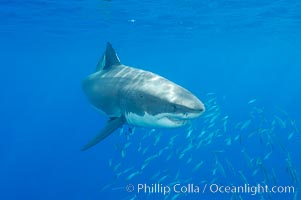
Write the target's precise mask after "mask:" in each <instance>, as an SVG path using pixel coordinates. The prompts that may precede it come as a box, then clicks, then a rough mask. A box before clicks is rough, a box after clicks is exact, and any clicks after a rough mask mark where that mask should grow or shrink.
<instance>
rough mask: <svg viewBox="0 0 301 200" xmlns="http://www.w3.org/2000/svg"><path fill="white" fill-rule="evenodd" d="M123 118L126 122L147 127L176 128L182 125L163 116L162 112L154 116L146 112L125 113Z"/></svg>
mask: <svg viewBox="0 0 301 200" xmlns="http://www.w3.org/2000/svg"><path fill="white" fill-rule="evenodd" d="M125 118H126V121H127V123H128V124H131V125H135V126H141V127H149V128H176V127H180V126H183V125H184V124H181V123H175V122H173V121H171V120H169V119H168V118H167V117H164V114H158V115H155V116H154V115H150V114H148V113H145V114H144V115H137V114H135V113H127V114H126V115H125Z"/></svg>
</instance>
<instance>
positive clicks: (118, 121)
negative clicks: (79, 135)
mask: <svg viewBox="0 0 301 200" xmlns="http://www.w3.org/2000/svg"><path fill="white" fill-rule="evenodd" d="M123 124H124V119H123V118H122V117H118V118H111V119H110V120H109V121H108V123H107V125H106V126H105V127H104V129H102V130H101V131H100V133H99V134H98V135H97V136H96V137H95V138H94V139H93V140H91V141H90V142H89V143H88V144H86V145H85V146H84V147H83V148H82V151H85V150H87V149H89V148H91V147H92V146H94V145H96V144H97V143H99V142H100V141H101V140H103V139H105V138H106V137H107V136H109V135H110V134H111V133H113V132H114V131H115V130H116V129H118V128H119V127H121V126H122V125H123Z"/></svg>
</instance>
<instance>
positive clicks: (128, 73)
mask: <svg viewBox="0 0 301 200" xmlns="http://www.w3.org/2000/svg"><path fill="white" fill-rule="evenodd" d="M83 89H84V92H85V93H86V95H87V96H88V99H89V101H90V102H91V104H92V105H93V106H94V107H95V108H97V109H98V110H100V111H102V112H104V113H105V114H106V115H107V116H108V117H109V118H110V119H109V121H108V122H107V125H106V126H105V127H104V129H103V130H102V131H101V132H100V133H99V134H98V135H97V136H96V137H95V138H94V139H93V140H92V141H91V142H90V143H88V144H87V145H85V146H84V148H83V150H86V149H88V148H90V147H92V146H94V145H95V144H97V143H98V142H100V141H101V140H103V139H104V138H106V137H107V136H108V135H110V134H111V133H112V132H114V131H115V130H116V129H118V128H120V127H121V126H122V125H123V124H125V123H127V124H130V125H135V126H142V127H150V128H175V127H181V126H183V125H185V124H186V123H187V122H188V121H190V120H191V119H194V118H197V117H199V116H200V115H201V114H202V113H203V112H204V111H205V107H204V105H203V103H202V102H201V101H200V100H199V99H198V98H197V97H196V96H194V95H193V94H192V93H191V92H189V91H188V90H186V89H185V88H183V87H181V86H179V85H177V84H175V83H173V82H171V81H169V80H168V79H166V78H163V77H161V76H159V75H157V74H154V73H152V72H149V71H144V70H141V69H136V68H133V67H129V66H125V65H123V64H121V62H120V60H119V58H118V56H117V54H116V52H115V50H114V49H113V47H112V45H111V44H110V43H107V48H106V51H105V53H104V54H103V56H102V59H101V60H100V61H99V63H98V65H97V67H96V72H95V73H93V74H91V75H90V76H88V77H87V78H86V79H85V80H84V81H83Z"/></svg>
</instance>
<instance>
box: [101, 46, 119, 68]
mask: <svg viewBox="0 0 301 200" xmlns="http://www.w3.org/2000/svg"><path fill="white" fill-rule="evenodd" d="M120 64H121V63H120V60H119V58H118V56H117V54H116V52H115V50H114V49H113V47H112V44H111V43H110V42H108V43H107V48H106V51H105V52H104V54H103V55H102V58H101V60H100V61H99V62H98V64H97V66H96V71H100V70H103V69H109V68H110V67H111V66H112V65H120Z"/></svg>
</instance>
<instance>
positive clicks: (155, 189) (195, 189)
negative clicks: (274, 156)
mask: <svg viewBox="0 0 301 200" xmlns="http://www.w3.org/2000/svg"><path fill="white" fill-rule="evenodd" d="M125 189H126V191H127V192H136V193H144V194H163V195H167V194H169V193H192V194H193V193H194V194H197V193H212V194H215V193H220V194H232V193H238V194H243V193H244V194H250V195H256V194H259V193H275V194H276V193H287V194H290V193H291V194H292V193H294V192H295V187H294V186H280V185H278V186H268V185H261V184H257V185H249V184H244V185H239V186H238V185H236V186H235V185H228V186H226V185H219V184H204V185H196V184H185V185H183V184H180V183H176V184H173V185H164V184H159V183H154V184H145V183H144V184H137V185H133V184H128V185H127V186H126V188H125Z"/></svg>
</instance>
